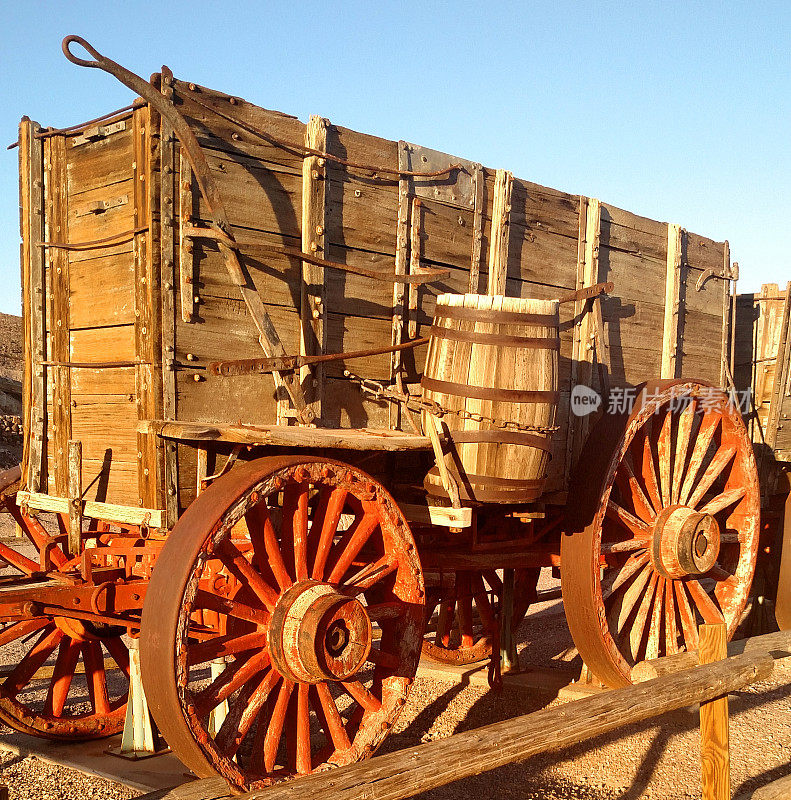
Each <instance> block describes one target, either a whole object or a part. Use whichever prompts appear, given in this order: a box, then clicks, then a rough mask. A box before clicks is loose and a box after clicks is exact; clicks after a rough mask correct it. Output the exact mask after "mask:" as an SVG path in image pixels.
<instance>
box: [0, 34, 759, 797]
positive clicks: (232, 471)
mask: <svg viewBox="0 0 791 800" xmlns="http://www.w3.org/2000/svg"><path fill="white" fill-rule="evenodd" d="M75 41H77V42H79V43H80V44H82V45H83V46H84V47H85V48H86V49H87V50H88V52H89V53H90V55H91V60H83V59H78V58H77V57H76V56H74V55H73V54H72V53H71V52H70V51H69V49H68V47H69V45H70V44H73V43H74V42H75ZM64 51H65V52H66V54H67V56H68V57H69V58H70V60H72V61H75V62H76V63H81V64H83V65H84V66H90V67H96V66H99V67H101V68H102V69H104V70H106V71H108V72H111V73H112V74H114V75H115V76H116V77H118V78H119V79H120V80H121V81H122V82H124V83H125V84H126V85H127V86H129V87H130V88H131V89H132V90H133V91H134V92H135V93H136V94H138V95H139V99H138V100H136V101H135V102H134V103H133V105H132V106H131V107H129V108H127V109H123V110H121V111H118V112H114V113H112V114H108V115H105V116H104V117H102V118H100V119H97V120H93V121H92V122H90V123H87V124H84V125H80V126H77V127H74V128H71V129H66V130H55V129H44V128H41V127H40V126H39V125H37V124H36V123H33V122H31V121H29V120H27V119H25V120H23V122H22V124H21V127H20V140H19V148H20V167H21V169H20V175H21V224H22V239H23V244H22V271H23V292H24V324H25V357H26V364H25V436H26V440H25V454H24V463H23V464H22V467H21V485H19V486H14V485H12V479H13V478H14V476H13V475H8V476H7V477H6V480H5V484H6V485H7V489H6V491H5V493H4V495H3V498H4V500H3V501H4V504H5V507H6V508H7V509H8V511H10V512H11V514H13V515H14V517H15V519H16V521H17V523H18V525H19V527H20V528H21V530H22V532H23V533H24V534H25V536H26V537H27V538H28V539H29V540H30V542H32V543H33V545H34V546H35V548H36V551H37V554H38V555H37V556H36V557H35V558H29V557H27V556H25V555H23V554H21V553H19V552H18V551H17V550H14V549H12V548H10V547H8V546H7V545H0V558H2V559H4V560H5V562H6V563H7V564H8V565H10V566H11V567H13V569H12V570H11V572H13V573H18V574H14V575H13V576H11V575H8V576H6V577H4V578H2V579H0V616H2V618H3V620H5V627H4V628H3V629H2V632H0V644H2V646H3V647H4V648H6V647H8V648H12V647H17V648H24V651H23V652H24V654H23V656H22V657H21V659H20V660H19V662H18V664H17V665H16V666H15V667H14V668H13V669H12V670H11V672H10V674H9V675H8V676H7V677H6V678H5V679H4V680H3V682H2V684H0V717H1V718H2V719H3V721H5V722H7V723H8V724H9V725H11V726H13V727H15V728H17V729H20V730H23V731H26V732H29V733H34V734H36V735H41V736H45V737H51V738H59V739H79V738H90V737H96V736H102V735H108V734H111V733H114V732H117V731H118V730H119V729H120V727H121V726H122V723H123V718H124V706H125V703H126V692H127V685H126V682H125V680H124V676H125V675H126V674H128V668H129V667H128V664H129V661H128V656H127V646H126V645H127V643H128V641H129V640H128V638H125V637H127V636H131V637H133V638H134V637H138V636H139V640H140V653H141V659H142V668H143V681H144V684H145V688H146V694H147V697H148V700H149V703H150V706H151V709H152V712H153V714H154V717H155V719H156V720H157V722H158V724H159V726H160V728H161V730H162V731H163V733H164V734H165V737H166V738H167V741H168V742H169V744H170V746H171V747H172V748H173V749H174V750H175V751H176V752H177V753H178V754H179V756H180V757H181V758H182V759H183V760H184V762H185V763H186V764H187V765H188V766H189V767H190V768H192V769H193V770H194V771H195V772H196V773H198V774H200V775H208V774H214V773H219V774H221V775H223V776H224V777H226V778H227V779H228V780H229V781H230V782H231V783H233V784H236V785H238V786H247V787H251V786H262V785H266V784H268V783H271V782H273V781H278V780H283V779H286V778H289V777H292V776H294V775H299V774H304V773H307V772H311V771H315V770H318V769H323V768H326V767H327V766H328V765H339V764H345V763H349V762H352V761H355V760H358V759H361V758H365V757H366V756H368V755H369V754H371V753H372V752H373V751H374V750H375V749H376V748H377V747H378V746H379V745H380V744H381V742H382V741H383V740H384V739H385V738H386V736H387V734H388V732H389V731H390V729H391V727H392V725H393V724H394V721H395V719H396V716H397V715H398V713H399V710H400V708H401V707H402V706H403V705H404V703H405V701H406V697H407V694H408V692H409V687H410V684H411V683H412V681H413V678H414V675H415V672H416V669H417V664H418V659H419V657H420V654H421V650H422V652H423V653H424V654H425V655H426V656H427V657H429V658H433V659H437V660H440V661H445V662H451V663H469V662H472V661H476V660H480V659H483V658H485V657H487V656H488V655H489V654H490V653H491V651H492V649H493V646H494V647H495V649H496V648H497V647H499V642H498V631H499V630H500V625H501V623H502V622H503V621H505V622H506V623H509V624H510V625H512V626H513V625H516V624H518V622H519V621H520V620H521V618H522V617H523V616H524V614H525V613H526V610H527V608H528V606H529V604H530V603H531V602H532V601H533V600H534V599H535V597H536V584H537V580H538V574H539V571H540V570H541V568H544V567H551V568H553V569H554V570H558V569H559V570H560V575H561V580H562V591H563V600H564V605H565V610H566V615H567V618H568V621H569V625H570V627H571V631H572V633H573V636H574V640H575V643H576V644H577V647H578V648H579V651H580V653H581V654H582V656H583V658H584V660H585V662H586V664H587V665H588V666H589V667H590V669H591V670H592V671H593V672H594V673H595V674H596V675H598V676H599V677H600V678H601V679H602V680H603V681H604V682H606V683H607V684H609V685H612V686H618V685H624V684H626V683H628V682H629V681H630V674H631V668H632V666H633V665H634V664H635V663H636V662H638V661H640V660H642V659H644V658H655V657H657V656H659V655H664V654H672V653H674V652H678V651H680V650H684V649H688V648H690V649H691V648H693V647H694V646H695V643H696V630H697V624H698V622H700V621H701V620H705V621H721V620H725V622H726V623H727V625H728V630H729V632H730V633H731V634H732V633H733V631H734V630H735V627H736V625H737V624H738V621H739V617H740V612H741V610H742V608H743V606H744V603H745V600H746V596H747V592H748V589H749V586H750V581H751V577H752V572H753V565H754V561H755V555H756V549H757V534H758V525H759V491H758V485H757V474H756V465H755V460H754V457H753V451H752V447H751V444H750V440H749V437H748V435H747V432H746V429H745V427H744V425H743V423H742V418H741V415H740V413H739V409H738V407H736V405H735V404H734V403H733V402H731V401H730V398H729V396H728V394H727V392H724V391H722V390H721V389H719V388H717V387H719V386H724V385H725V381H726V376H727V375H728V373H729V369H730V363H731V350H732V342H731V338H732V337H731V336H730V332H729V326H730V319H731V292H730V282H731V281H732V280H734V278H735V274H734V271H733V269H732V267H731V264H730V258H729V252H728V245H727V242H726V243H722V242H719V243H718V242H714V241H712V240H710V239H706V238H704V237H702V236H699V235H696V234H693V233H691V232H688V231H685V230H684V229H682V228H681V227H680V226H678V225H668V224H665V223H659V222H654V221H653V220H649V219H645V218H643V217H638V216H636V215H634V214H631V213H628V212H625V211H622V210H620V209H618V208H615V207H613V206H610V205H607V204H605V203H600V202H599V201H598V200H595V199H589V198H586V197H580V196H578V195H570V194H566V193H564V192H560V191H556V190H553V189H548V188H546V187H543V186H538V185H536V184H533V183H529V182H527V181H523V180H519V179H516V178H513V176H512V175H511V174H510V173H508V172H505V171H503V170H496V171H494V170H490V169H487V168H485V167H482V166H481V165H480V164H476V163H473V162H470V161H466V160H463V159H459V158H455V157H451V156H448V155H446V154H443V153H440V152H437V151H435V150H430V149H427V148H424V147H421V146H418V145H414V144H409V143H407V142H404V141H401V142H392V141H385V140H383V139H379V138H376V137H373V136H368V135H364V134H360V133H356V132H354V131H351V130H348V129H345V128H341V127H338V126H335V125H332V124H330V123H329V122H328V121H327V120H326V119H324V118H322V117H311V118H310V120H309V122H308V123H307V124H303V123H302V122H300V121H299V120H297V119H296V118H294V117H291V116H288V115H285V114H281V113H278V112H273V111H267V110H264V109H262V108H259V107H257V106H254V105H252V104H250V103H248V102H246V101H243V100H242V99H240V98H238V97H235V96H232V95H227V94H222V93H219V92H215V91H212V90H209V89H206V88H204V87H202V86H197V85H195V84H192V83H188V82H184V81H181V80H177V79H175V78H174V77H173V76H172V74H171V73H170V71H169V70H167V69H166V68H163V70H162V72H161V73H158V74H156V75H154V76H153V77H152V79H151V81H150V82H146V81H143V80H141V79H140V78H138V77H136V76H134V75H132V74H131V73H129V72H127V71H126V70H124V69H123V68H122V67H120V66H119V65H117V64H115V63H114V62H112V61H109V60H108V59H106V58H105V57H104V56H101V55H100V54H99V53H97V52H96V51H95V50H94V49H93V48H91V47H90V45H88V44H87V43H85V42H84V41H82V40H75V39H74V38H73V37H70V39H67V40H66V41H65V42H64ZM609 283H612V284H613V285H614V287H615V288H614V291H612V292H610V293H609V294H608V293H607V291H608V289H610V288H611V287H609V286H608V285H607V284H609ZM479 293H480V294H479ZM438 298H439V299H438ZM558 301H561V302H558ZM563 301H565V302H563ZM487 303H488V305H487ZM531 303H532V304H536V303H539V304H540V303H543V304H544V305H531ZM453 309H455V310H453ZM509 309H510V310H509ZM530 309H532V311H531V310H530ZM536 309H538V311H537V310H536ZM542 309H543V311H542ZM498 314H499V316H498ZM454 315H455V317H454ZM454 320H455V323H458V324H455V323H454ZM454 337H455V338H454ZM448 341H452V348H451V349H450V350H444V351H442V350H441V347H451V345H448V344H447V342H448ZM443 342H444V343H445V344H442V343H443ZM484 351H485V354H486V355H485V357H484V356H482V355H481V354H482V353H484ZM427 352H429V353H430V354H431V353H433V354H434V355H429V360H431V359H434V360H433V361H432V362H431V363H432V364H433V365H434V366H433V367H432V370H433V372H432V377H431V380H433V383H432V384H430V385H429V384H428V382H427V380H426V376H425V375H424V369H426V370H428V368H427V367H425V365H426V362H427ZM441 352H444V353H445V356H442V357H440V356H438V355H437V353H441ZM448 353H450V356H448ZM476 354H477V355H476ZM464 358H466V359H467V361H466V362H464V363H465V364H467V365H468V366H469V365H471V364H473V363H475V365H476V368H478V369H479V377H480V375H482V374H483V373H486V372H487V369H488V370H489V373H491V375H490V377H492V375H493V376H495V378H496V380H499V381H501V382H503V383H502V384H501V385H495V384H491V385H488V386H487V385H484V384H485V381H484V379H483V378H480V380H478V382H477V383H476V382H475V381H471V380H469V375H471V374H472V372H471V371H467V372H465V375H464V376H462V377H458V376H457V377H455V378H454V377H453V376H454V375H455V374H456V373H454V372H453V370H454V369H456V367H457V366H458V365H459V364H461V363H462V360H463V359H464ZM537 359H538V361H537ZM542 359H543V360H542ZM481 360H482V361H483V364H484V368H482V369H481ZM539 362H540V363H541V364H543V365H544V366H543V367H542V368H541V369H539V370H538V372H537V373H535V374H536V375H539V377H540V378H541V380H544V379H546V378H547V375H549V383H548V384H547V385H546V386H545V387H544V388H538V387H535V386H534V387H532V388H531V385H530V380H532V378H529V376H530V375H532V374H533V373H532V372H531V370H535V365H536V364H537V363H539ZM465 369H466V367H465ZM443 370H445V372H443ZM470 370H472V366H470ZM547 370H548V372H547ZM426 374H428V373H426ZM682 375H686V376H696V377H695V378H694V379H692V378H686V377H681V376H682ZM525 376H528V378H529V379H528V380H527V385H524V384H525V380H526V378H525ZM465 380H466V381H467V383H466V384H465ZM509 381H510V383H509ZM514 381H515V382H516V383H514ZM520 381H521V384H520V383H519V382H520ZM421 382H422V384H423V385H422V386H421ZM505 384H508V387H510V388H508V387H506V388H503V387H504V386H505ZM520 385H521V388H519V386H520ZM460 386H461V387H462V388H461V389H460V388H459V387H460ZM547 386H548V387H549V388H547ZM438 397H441V398H444V401H442V402H440V401H439V400H438V399H437V398H438ZM460 397H461V398H462V400H463V401H464V402H460V401H459V398H460ZM596 397H599V401H597V400H596ZM602 398H603V399H602ZM635 399H636V400H637V402H636V403H634V404H633V403H632V401H633V400H635ZM467 401H469V402H467ZM597 402H601V405H600V406H597V405H596V404H597ZM539 406H545V408H544V410H543V412H542V413H543V417H541V419H539V418H538V417H537V416H536V415H537V414H539V410H538V408H539ZM525 408H527V409H528V412H525ZM591 409H594V410H595V413H587V412H588V411H590V410H591ZM539 416H540V415H539ZM519 448H522V449H521V450H520V449H519ZM520 453H521V454H526V455H524V456H523V455H520ZM470 454H473V455H474V457H475V458H479V459H480V463H482V464H484V467H482V468H481V470H480V474H479V473H472V474H471V473H470V471H469V470H466V469H465V466H464V465H465V464H469V463H470V458H471V457H473V456H471V455H470ZM503 454H507V455H506V456H503ZM550 456H551V459H550V458H549V457H550ZM527 462H530V463H531V464H532V465H533V469H534V470H535V469H538V470H539V472H538V473H536V474H533V475H531V476H528V477H526V476H525V473H524V470H523V467H524V464H525V463H527ZM487 465H488V466H487ZM492 465H494V466H492ZM498 469H499V472H497V470H498ZM487 470H488V471H487ZM508 629H509V625H508V624H506V625H504V630H508ZM6 652H8V651H6ZM20 652H22V651H20ZM48 661H54V665H53V668H52V670H51V675H52V677H51V679H49V680H48V682H47V681H45V685H44V689H43V690H41V691H39V692H38V693H37V692H36V691H35V688H36V686H39V685H40V682H39V683H36V682H37V681H38V680H39V678H37V677H36V676H37V675H39V674H40V673H39V672H38V671H39V668H40V667H41V666H42V665H44V664H45V663H47V662H48ZM83 676H84V678H83ZM83 680H84V684H83ZM86 692H87V694H86Z"/></svg>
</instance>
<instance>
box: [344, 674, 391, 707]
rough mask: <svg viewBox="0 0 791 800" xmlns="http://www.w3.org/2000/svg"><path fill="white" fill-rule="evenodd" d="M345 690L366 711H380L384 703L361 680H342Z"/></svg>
mask: <svg viewBox="0 0 791 800" xmlns="http://www.w3.org/2000/svg"><path fill="white" fill-rule="evenodd" d="M341 686H342V687H343V689H344V691H345V692H346V693H347V694H348V695H349V696H350V697H351V698H352V700H354V701H355V702H357V703H358V704H359V705H360V707H361V708H363V709H365V711H374V712H375V711H379V709H380V708H381V707H382V703H381V701H380V700H378V699H377V698H376V697H374V695H373V694H371V692H369V691H368V689H366V688H365V686H363V685H362V683H361V682H360V681H341Z"/></svg>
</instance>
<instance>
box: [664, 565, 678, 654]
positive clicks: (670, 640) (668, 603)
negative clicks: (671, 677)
mask: <svg viewBox="0 0 791 800" xmlns="http://www.w3.org/2000/svg"><path fill="white" fill-rule="evenodd" d="M677 652H678V629H677V628H676V603H675V595H674V592H673V581H672V580H666V581H665V655H666V656H672V655H673V654H674V653H677Z"/></svg>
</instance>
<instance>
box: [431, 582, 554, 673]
mask: <svg viewBox="0 0 791 800" xmlns="http://www.w3.org/2000/svg"><path fill="white" fill-rule="evenodd" d="M539 572H540V570H539V569H517V570H516V571H515V575H514V613H513V618H512V620H511V627H512V629H513V630H516V628H517V627H518V626H519V624H520V623H521V622H522V620H523V619H524V618H525V614H527V609H528V607H529V606H530V604H531V603H533V602H534V601H535V599H536V596H537V595H536V587H537V585H538V575H539ZM432 578H434V579H435V580H434V581H433V583H434V585H433V586H432ZM426 585H427V589H426V616H427V618H429V619H432V617H433V615H434V613H435V612H436V613H437V618H436V626H433V625H432V626H431V627H432V628H433V629H432V630H429V631H427V633H426V635H425V637H424V639H423V655H424V656H426V657H427V658H429V659H431V660H432V661H437V662H439V663H440V664H473V663H475V662H476V661H483V660H484V659H486V658H488V657H489V656H490V655H491V654H492V642H493V641H495V639H496V638H497V636H498V629H499V621H498V620H499V615H500V600H501V597H502V588H503V585H502V581H501V579H500V577H499V576H498V574H497V572H496V571H495V570H494V569H490V570H483V571H459V572H453V571H450V572H440V573H436V574H434V575H431V574H428V575H426Z"/></svg>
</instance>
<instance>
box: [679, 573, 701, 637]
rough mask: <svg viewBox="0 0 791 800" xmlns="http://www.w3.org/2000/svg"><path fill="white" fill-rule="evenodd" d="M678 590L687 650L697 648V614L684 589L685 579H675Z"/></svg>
mask: <svg viewBox="0 0 791 800" xmlns="http://www.w3.org/2000/svg"><path fill="white" fill-rule="evenodd" d="M673 587H674V588H675V590H676V600H677V601H678V615H679V617H681V629H682V630H683V632H684V643H685V644H686V648H687V650H697V647H698V628H697V624H696V622H695V615H694V613H693V612H692V608H691V606H690V604H689V598H688V597H687V592H686V590H685V589H684V583H683V581H673Z"/></svg>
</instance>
